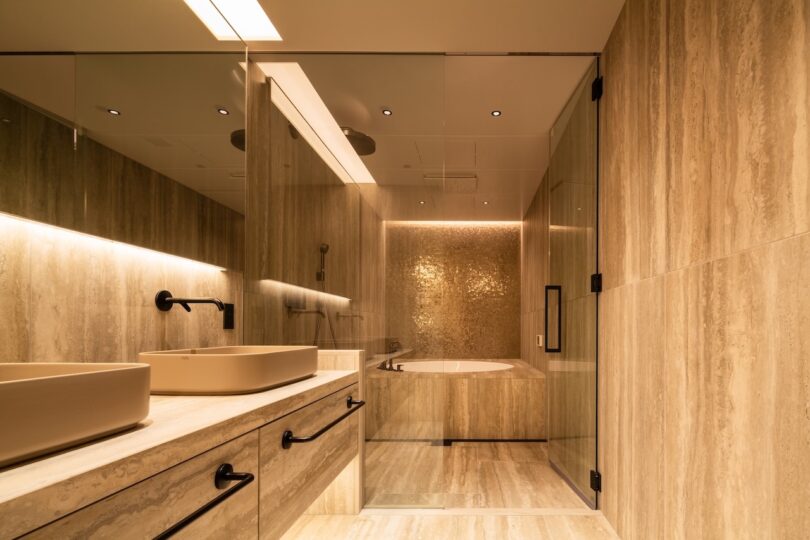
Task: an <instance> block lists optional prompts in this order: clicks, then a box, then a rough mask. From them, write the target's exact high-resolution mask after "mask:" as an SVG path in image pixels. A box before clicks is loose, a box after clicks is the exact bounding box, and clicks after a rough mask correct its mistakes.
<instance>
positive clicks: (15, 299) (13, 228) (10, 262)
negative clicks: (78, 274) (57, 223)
mask: <svg viewBox="0 0 810 540" xmlns="http://www.w3.org/2000/svg"><path fill="white" fill-rule="evenodd" d="M1 227H2V234H0V298H2V299H3V301H4V304H5V309H2V310H0V343H3V356H2V358H3V359H2V360H1V361H2V362H24V361H25V360H27V359H28V358H30V354H31V328H30V326H29V320H30V317H31V251H30V249H29V247H30V246H29V244H28V242H26V239H25V236H24V234H23V230H24V228H25V225H23V224H21V223H6V224H4V225H2V226H1Z"/></svg>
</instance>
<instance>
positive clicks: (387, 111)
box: [382, 109, 394, 116]
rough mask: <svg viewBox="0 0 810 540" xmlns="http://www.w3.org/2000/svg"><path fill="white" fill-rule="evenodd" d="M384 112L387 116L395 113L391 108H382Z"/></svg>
mask: <svg viewBox="0 0 810 540" xmlns="http://www.w3.org/2000/svg"><path fill="white" fill-rule="evenodd" d="M382 113H383V114H384V115H385V116H391V115H392V114H394V111H392V110H391V109H383V110H382Z"/></svg>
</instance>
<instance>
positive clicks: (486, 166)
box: [251, 54, 594, 220]
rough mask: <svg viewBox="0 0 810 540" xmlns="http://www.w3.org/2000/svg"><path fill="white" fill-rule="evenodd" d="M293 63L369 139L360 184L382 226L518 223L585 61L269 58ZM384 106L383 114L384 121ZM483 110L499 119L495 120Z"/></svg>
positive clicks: (340, 117) (342, 120) (260, 58)
mask: <svg viewBox="0 0 810 540" xmlns="http://www.w3.org/2000/svg"><path fill="white" fill-rule="evenodd" d="M251 59H252V60H255V61H257V62H264V61H288V62H298V63H299V64H300V65H301V67H302V68H303V70H304V72H305V73H306V75H307V77H308V78H309V79H310V81H311V82H312V84H313V86H314V87H315V89H316V90H317V91H318V94H319V95H320V97H321V98H322V99H323V101H324V103H325V104H326V106H327V107H328V108H329V110H330V112H331V113H332V115H333V116H334V117H335V119H336V120H337V122H338V124H339V125H341V126H350V127H351V128H353V129H355V130H358V131H361V132H363V133H366V134H368V135H370V136H371V137H372V138H373V139H374V140H375V142H376V146H377V148H376V152H375V153H373V154H371V155H368V156H363V157H362V159H363V161H364V162H365V163H366V166H367V167H368V169H369V171H370V172H371V174H372V175H373V176H374V179H375V181H376V185H361V186H359V187H360V189H361V190H362V191H363V193H364V195H365V196H366V197H367V198H368V199H370V200H371V202H372V204H374V206H375V208H376V209H377V211H378V212H379V213H380V215H381V216H382V217H383V219H392V220H519V219H522V217H523V215H524V214H525V211H526V210H527V208H528V205H529V204H530V202H531V199H532V197H533V195H534V193H535V191H536V190H537V186H538V185H539V184H540V181H541V179H542V176H543V173H544V172H545V170H546V168H547V166H548V157H549V156H548V150H549V131H550V129H551V127H552V125H553V123H554V121H555V120H556V118H557V116H558V115H559V114H560V112H561V111H562V109H563V107H564V105H565V103H566V101H567V100H568V98H569V96H570V95H571V93H572V92H573V91H574V89H575V88H576V86H577V83H578V82H579V81H580V79H581V78H582V77H583V75H584V74H585V71H586V70H587V68H588V67H589V66H590V65H591V63H592V62H593V61H594V60H593V58H592V57H587V56H578V57H570V56H467V55H464V56H443V55H311V54H310V55H291V54H283V55H272V54H256V55H251ZM383 109H388V110H390V111H391V112H392V114H391V115H390V116H386V115H385V114H383V112H382V111H383ZM493 110H499V111H501V113H502V114H501V116H499V117H493V116H492V115H491V112H492V111H493Z"/></svg>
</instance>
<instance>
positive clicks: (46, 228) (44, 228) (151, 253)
mask: <svg viewBox="0 0 810 540" xmlns="http://www.w3.org/2000/svg"><path fill="white" fill-rule="evenodd" d="M12 224H14V225H20V224H22V225H25V226H26V227H30V228H31V229H32V230H35V231H38V232H43V233H48V234H56V235H59V237H60V240H63V241H64V242H70V241H80V242H82V243H85V244H86V247H88V248H90V249H93V248H104V247H109V246H113V247H114V248H115V249H116V250H121V251H122V252H123V253H126V254H127V255H130V256H133V257H137V258H138V259H141V260H143V257H144V256H146V257H150V258H151V257H159V258H161V259H170V260H172V261H174V262H176V263H180V264H187V265H193V266H197V267H204V268H208V269H210V270H216V271H219V272H222V271H225V270H226V269H225V268H223V267H221V266H216V265H213V264H209V263H204V262H200V261H195V260H194V259H187V258H185V257H180V256H178V255H171V254H169V253H164V252H162V251H155V250H153V249H149V248H144V247H139V246H135V245H132V244H126V243H124V242H118V241H116V240H109V239H107V238H102V237H100V236H94V235H92V234H87V233H83V232H78V231H73V230H70V229H65V228H62V227H57V226H56V225H49V224H47V223H42V222H40V221H32V220H30V219H26V218H22V217H19V216H15V215H12V214H6V213H5V212H0V231H2V229H4V228H5V227H6V226H10V225H12Z"/></svg>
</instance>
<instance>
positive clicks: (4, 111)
mask: <svg viewBox="0 0 810 540" xmlns="http://www.w3.org/2000/svg"><path fill="white" fill-rule="evenodd" d="M0 118H5V119H7V120H8V122H0V211H3V212H8V213H11V214H23V213H24V211H25V204H26V203H25V200H26V189H25V186H26V176H25V169H24V166H23V163H24V159H23V154H24V146H23V144H21V141H23V137H24V133H25V131H24V125H23V123H24V122H23V119H24V118H25V110H24V108H23V106H22V105H21V104H19V103H18V102H16V101H14V100H13V99H11V98H9V97H8V96H6V95H5V94H3V93H0ZM20 186H22V189H20Z"/></svg>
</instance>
